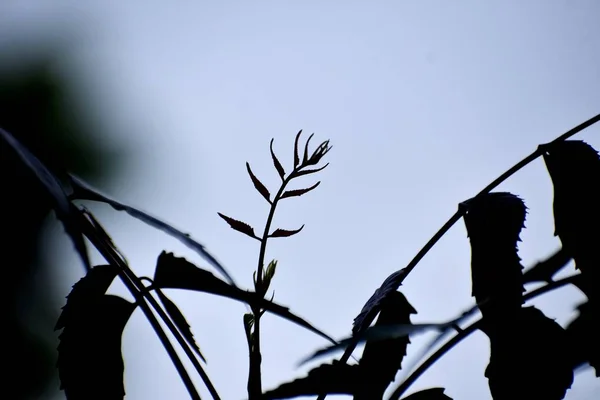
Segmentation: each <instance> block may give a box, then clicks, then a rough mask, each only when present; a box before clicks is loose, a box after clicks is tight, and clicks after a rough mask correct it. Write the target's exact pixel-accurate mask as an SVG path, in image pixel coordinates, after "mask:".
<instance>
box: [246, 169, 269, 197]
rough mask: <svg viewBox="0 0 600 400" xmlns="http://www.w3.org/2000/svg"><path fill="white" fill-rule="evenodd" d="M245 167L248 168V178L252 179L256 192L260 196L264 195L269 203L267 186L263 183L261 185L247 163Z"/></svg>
mask: <svg viewBox="0 0 600 400" xmlns="http://www.w3.org/2000/svg"><path fill="white" fill-rule="evenodd" d="M246 169H247V170H248V175H250V179H252V183H253V184H254V187H255V188H256V190H257V191H258V193H260V194H261V195H262V197H264V198H265V200H267V201H268V202H269V203H270V202H271V194H270V193H269V190H268V189H267V187H266V186H265V185H263V183H262V182H261V181H260V180H258V178H257V177H256V175H254V173H253V172H252V170H251V169H250V164H249V163H246Z"/></svg>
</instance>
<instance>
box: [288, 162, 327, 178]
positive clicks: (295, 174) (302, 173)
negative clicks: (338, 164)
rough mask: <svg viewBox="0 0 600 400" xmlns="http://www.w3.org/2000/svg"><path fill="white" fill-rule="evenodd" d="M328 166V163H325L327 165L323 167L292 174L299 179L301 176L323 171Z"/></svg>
mask: <svg viewBox="0 0 600 400" xmlns="http://www.w3.org/2000/svg"><path fill="white" fill-rule="evenodd" d="M328 165H329V163H327V164H325V165H323V166H322V167H319V168H313V169H302V170H300V171H298V172H294V176H295V177H300V176H303V175H309V174H314V173H316V172H319V171H322V170H324V169H325V168H326V167H327V166H328Z"/></svg>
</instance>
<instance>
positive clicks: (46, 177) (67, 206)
mask: <svg viewBox="0 0 600 400" xmlns="http://www.w3.org/2000/svg"><path fill="white" fill-rule="evenodd" d="M0 137H2V139H4V141H5V142H6V143H8V145H9V146H10V147H12V149H13V150H14V151H15V153H16V154H17V155H18V156H19V158H20V159H21V161H22V162H23V164H24V165H25V166H27V168H29V169H30V170H31V172H33V174H34V175H35V176H36V178H37V179H38V180H39V181H40V183H41V184H42V186H44V188H45V189H46V191H47V192H48V194H49V195H50V197H51V198H52V200H53V202H54V206H53V207H54V210H55V212H56V216H57V218H58V219H59V220H60V221H61V222H62V223H63V226H64V228H65V231H66V232H67V234H68V235H69V237H70V238H71V240H72V241H73V245H74V246H75V250H76V251H77V254H78V255H79V257H81V260H82V261H83V264H84V266H85V268H86V270H90V269H91V264H90V259H89V256H88V253H87V248H86V246H85V241H84V239H83V235H82V233H81V231H80V229H79V227H78V225H77V213H78V210H77V209H76V208H75V207H74V206H73V205H72V204H71V202H70V201H69V199H68V197H67V194H66V193H65V190H64V188H63V185H62V184H61V182H60V180H59V179H58V178H57V177H56V176H54V174H52V172H50V171H49V170H48V168H46V166H45V165H44V164H43V163H42V162H41V161H40V160H39V159H38V158H37V157H36V156H34V155H33V154H32V153H31V152H30V151H29V150H28V149H27V148H26V147H25V146H23V145H22V144H21V143H20V142H19V141H18V140H17V139H16V138H15V137H14V136H13V135H11V134H10V133H8V132H7V131H5V130H4V129H2V128H0Z"/></svg>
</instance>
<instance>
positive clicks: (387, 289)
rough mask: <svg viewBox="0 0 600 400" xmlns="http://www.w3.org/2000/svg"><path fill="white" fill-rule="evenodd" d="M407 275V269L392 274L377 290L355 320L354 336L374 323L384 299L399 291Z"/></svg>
mask: <svg viewBox="0 0 600 400" xmlns="http://www.w3.org/2000/svg"><path fill="white" fill-rule="evenodd" d="M406 273H407V270H406V268H403V269H401V270H398V271H396V272H394V273H392V274H391V275H390V276H388V277H387V278H386V279H385V281H383V283H382V284H381V286H380V287H379V288H377V289H376V290H375V293H373V295H372V296H371V297H370V298H369V300H367V302H366V303H365V305H364V306H363V308H362V310H360V313H359V314H358V316H357V317H356V318H354V323H353V326H352V333H353V334H356V333H357V332H360V331H361V330H363V329H365V328H366V327H367V326H368V325H370V324H371V322H373V320H374V319H375V316H376V315H377V313H379V310H380V307H381V302H382V301H383V299H385V298H386V297H387V296H389V295H390V294H391V293H393V292H395V291H396V290H398V288H399V287H400V285H402V281H403V280H404V277H405V276H406Z"/></svg>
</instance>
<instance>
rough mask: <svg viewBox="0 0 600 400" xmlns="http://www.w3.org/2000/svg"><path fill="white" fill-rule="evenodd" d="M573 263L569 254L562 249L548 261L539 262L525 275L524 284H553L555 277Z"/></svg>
mask: <svg viewBox="0 0 600 400" xmlns="http://www.w3.org/2000/svg"><path fill="white" fill-rule="evenodd" d="M569 261H571V257H570V256H569V255H568V254H567V252H566V251H565V250H564V249H563V248H560V249H559V250H558V251H556V252H555V253H554V254H552V255H551V256H550V257H548V258H547V259H545V260H543V261H540V262H538V263H537V264H535V265H534V266H533V267H531V268H529V269H528V270H527V271H525V273H524V274H523V283H529V282H548V283H550V282H552V278H553V277H554V275H555V274H556V273H557V272H558V271H560V270H561V269H562V268H563V267H564V266H565V265H567V264H568V263H569Z"/></svg>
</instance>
